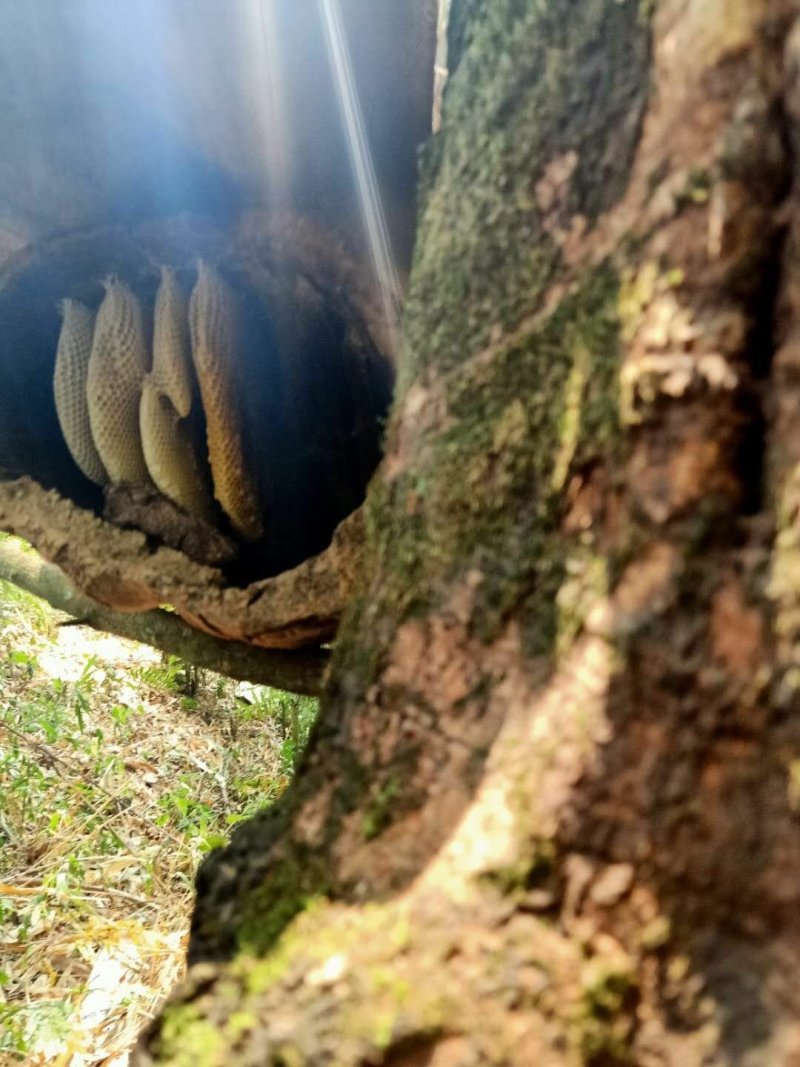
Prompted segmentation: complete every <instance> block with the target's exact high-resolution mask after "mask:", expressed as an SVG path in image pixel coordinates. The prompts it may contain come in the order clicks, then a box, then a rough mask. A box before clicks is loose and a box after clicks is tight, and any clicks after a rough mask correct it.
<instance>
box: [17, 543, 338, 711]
mask: <svg viewBox="0 0 800 1067" xmlns="http://www.w3.org/2000/svg"><path fill="white" fill-rule="evenodd" d="M0 578H2V579H4V580H5V581H7V582H11V583H12V584H13V585H16V586H19V588H20V589H24V590H26V592H28V593H32V594H33V595H34V596H37V597H40V598H41V599H42V600H46V601H47V603H48V604H50V605H51V606H52V607H54V608H56V609H57V610H58V611H64V612H66V613H67V614H68V615H72V616H73V617H74V618H75V619H78V620H79V621H80V622H81V623H84V624H85V625H86V626H91V627H92V628H93V629H95V630H102V631H104V632H106V633H111V634H116V635H117V636H118V637H126V638H130V639H131V640H133V641H139V642H141V643H142V644H145V645H151V646H152V647H153V648H157V649H160V650H161V651H162V652H168V653H170V654H172V655H174V656H180V657H181V659H184V660H186V662H187V663H192V664H194V665H195V666H197V667H204V668H207V669H208V670H213V671H217V672H218V673H219V674H224V675H226V676H227V677H229V678H237V679H239V680H241V681H248V682H253V683H256V684H258V685H269V686H273V687H274V688H276V689H285V690H288V691H289V692H291V693H302V694H303V695H306V696H318V695H319V693H320V690H321V685H322V675H323V673H324V670H325V666H326V664H327V662H328V653H327V652H326V651H325V650H324V649H308V650H304V651H284V650H277V649H260V648H253V647H251V646H248V645H244V644H240V643H238V642H236V641H223V640H220V639H219V638H216V637H211V636H210V635H208V634H204V633H201V632H200V631H198V630H194V629H193V628H192V627H191V626H189V625H187V624H186V623H185V622H183V621H182V620H181V619H180V618H179V616H177V615H173V614H172V613H171V612H168V611H163V610H161V609H159V610H156V611H147V612H142V613H139V614H125V613H123V612H119V611H113V610H111V609H110V608H104V607H102V606H101V605H100V604H98V603H96V601H94V600H91V599H90V598H89V597H86V596H84V595H83V594H81V593H79V592H77V591H76V589H75V588H74V587H73V586H72V585H71V584H70V582H69V581H68V579H67V578H66V576H65V575H64V574H63V572H62V571H61V570H59V568H58V567H55V566H53V565H52V564H50V563H46V562H45V561H44V560H43V559H42V558H41V556H39V555H38V554H37V553H36V552H33V551H27V550H25V549H23V548H21V547H20V546H19V545H18V544H16V543H15V542H14V541H10V540H0Z"/></svg>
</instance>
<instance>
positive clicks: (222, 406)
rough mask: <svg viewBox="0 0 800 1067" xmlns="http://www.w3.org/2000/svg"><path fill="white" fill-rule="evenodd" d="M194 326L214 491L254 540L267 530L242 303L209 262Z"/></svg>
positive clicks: (192, 305)
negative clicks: (248, 439) (245, 374)
mask: <svg viewBox="0 0 800 1067" xmlns="http://www.w3.org/2000/svg"><path fill="white" fill-rule="evenodd" d="M189 328H190V333H191V340H192V358H193V359H194V366H195V370H196V371H197V378H198V381H199V383H200V393H201V397H202V401H203V407H204V409H205V414H206V424H207V430H208V458H209V462H210V464H211V475H212V478H213V482H214V496H215V497H216V499H217V500H218V501H219V503H220V505H221V506H222V509H223V510H224V511H225V513H226V515H227V516H228V517H229V518H230V520H231V523H232V524H233V527H234V529H235V530H236V531H237V532H238V533H239V534H240V535H241V536H242V537H243V538H244V539H245V540H248V541H255V540H258V538H259V537H261V536H262V534H263V527H262V524H261V516H260V512H259V507H258V497H257V492H256V486H255V482H254V479H253V477H252V474H251V472H250V470H249V469H248V467H247V462H246V459H245V454H244V446H243V441H242V434H241V431H240V428H239V423H240V417H241V416H240V408H239V404H238V403H237V397H236V390H235V387H234V381H235V359H236V302H235V298H234V295H233V293H232V292H231V290H230V289H229V287H228V286H227V284H226V283H225V282H224V281H223V280H222V278H220V276H219V275H218V274H217V273H216V271H214V270H213V269H212V268H211V267H209V266H208V265H207V264H205V263H203V262H201V263H200V264H199V266H198V276H197V284H196V285H195V287H194V290H193V291H192V296H191V299H190V301H189Z"/></svg>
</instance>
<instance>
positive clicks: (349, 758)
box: [135, 0, 800, 1067]
mask: <svg viewBox="0 0 800 1067" xmlns="http://www.w3.org/2000/svg"><path fill="white" fill-rule="evenodd" d="M796 13H797V12H796V5H795V3H794V2H793V0H705V2H703V3H691V2H687V0H647V2H645V0H641V2H640V0H622V2H619V0H565V2H563V3H560V4H555V3H549V4H548V3H541V2H540V0H492V2H491V3H486V4H481V3H478V2H477V0H454V2H453V5H452V12H451V23H450V31H449V41H448V65H449V68H450V70H449V80H448V84H447V90H446V93H445V98H444V102H443V109H442V124H441V131H440V133H439V134H438V135H437V137H436V138H435V139H434V141H433V142H432V144H431V145H430V146H429V148H428V149H427V151H426V154H425V158H424V165H423V198H422V207H421V217H420V225H419V230H418V243H417V250H416V256H415V263H414V268H413V272H412V279H411V287H410V295H409V298H408V302H407V309H406V346H405V352H404V354H403V356H402V360H401V364H400V367H399V379H400V380H399V386H398V394H397V397H396V400H395V406H394V411H393V415H392V418H391V423H390V426H389V430H388V437H387V448H386V456H385V459H384V462H383V465H382V467H381V469H380V471H379V473H378V475H377V476H376V477H375V479H374V480H373V483H372V485H371V488H370V493H369V497H368V501H367V505H366V508H367V511H366V520H367V521H366V525H367V547H366V555H365V558H364V562H363V565H362V567H361V571H360V576H359V584H358V590H357V592H356V594H355V596H354V597H353V598H352V601H351V604H350V606H349V609H348V612H347V615H346V618H345V620H344V623H343V625H342V627H341V629H340V633H339V639H338V643H337V649H336V652H335V660H334V665H333V670H332V673H331V677H330V681H329V683H328V687H327V694H326V697H325V700H324V702H323V708H322V713H321V720H320V723H319V725H318V727H317V729H316V733H315V738H314V743H313V746H312V748H311V751H310V753H309V754H308V756H307V758H306V760H305V764H304V766H303V767H302V769H301V773H300V774H299V776H298V778H297V780H296V782H295V784H294V786H293V787H292V788H291V789H290V790H289V791H288V793H287V794H286V795H285V796H284V797H282V798H281V801H280V802H279V803H278V804H276V805H275V806H273V807H272V808H270V809H268V810H266V811H265V812H263V813H262V814H261V815H260V816H258V817H256V818H255V819H254V820H252V821H251V822H249V823H247V824H245V825H243V826H241V827H240V828H238V829H237V831H236V833H235V835H234V838H233V841H232V843H231V845H230V846H229V847H228V848H227V849H225V850H223V851H221V852H218V853H216V854H214V855H213V856H212V857H210V858H209V859H208V860H207V861H206V863H205V865H204V867H203V868H202V870H201V873H200V876H199V878H198V887H197V888H198V897H197V905H196V910H195V915H194V921H193V929H192V940H191V945H190V960H191V963H192V965H193V966H192V968H191V970H190V974H189V977H188V980H187V982H186V984H185V986H184V987H183V988H182V990H181V991H180V992H179V993H178V994H177V996H176V997H175V998H174V999H173V1000H172V1002H171V1003H170V1004H169V1005H168V1006H167V1007H166V1009H165V1010H164V1012H163V1013H162V1015H161V1017H160V1018H159V1019H158V1020H157V1022H156V1023H155V1024H154V1026H153V1027H152V1028H151V1029H150V1031H149V1032H148V1033H147V1034H146V1035H145V1036H144V1037H143V1039H142V1042H141V1045H140V1048H139V1051H138V1054H137V1056H136V1057H135V1062H136V1063H137V1064H139V1065H143V1064H151V1063H162V1064H167V1063H171V1064H184V1063H189V1062H191V1063H193V1064H195V1063H196V1064H219V1065H222V1064H226V1065H227V1064H274V1065H278V1064H283V1065H292V1067H294V1065H302V1064H307V1065H311V1064H313V1065H331V1067H332V1065H337V1067H351V1065H352V1067H355V1065H366V1064H370V1065H378V1064H381V1065H391V1067H412V1065H416V1064H419V1065H422V1064H426V1065H431V1067H451V1065H452V1067H462V1065H463V1067H468V1065H474V1064H487V1065H488V1064H509V1065H519V1067H530V1065H531V1064H542V1065H544V1064H552V1065H556V1064H579V1063H592V1064H598V1065H599V1064H614V1063H619V1064H623V1063H631V1064H640V1065H644V1067H646V1065H651V1064H652V1065H656V1064H675V1065H678V1064H680V1065H681V1067H684V1065H685V1067H693V1065H701V1064H714V1065H716V1064H730V1065H734V1064H735V1065H737V1067H748V1065H753V1067H755V1065H757V1064H758V1065H761V1064H790V1063H794V1062H798V1058H800V1023H799V1022H798V1020H800V1003H798V1002H799V1001H800V995H799V994H798V984H797V980H796V975H797V970H798V964H800V926H798V922H797V916H798V906H800V825H799V824H798V811H799V810H800V784H799V783H800V770H799V768H800V736H798V721H799V720H798V715H797V712H798V690H799V689H800V622H798V618H800V609H799V608H798V604H800V595H798V592H797V590H798V589H800V563H799V562H798V560H799V559H800V547H798V546H800V533H798V529H799V527H798V506H799V504H798V502H799V501H800V497H799V496H798V491H797V484H798V473H797V472H798V469H799V468H798V464H800V443H799V442H800V396H798V380H800V376H798V373H797V366H798V357H797V336H798V315H797V308H798V302H799V298H798V292H797V285H796V283H795V281H794V279H795V278H796V276H797V272H796V263H797V259H798V255H799V254H800V253H799V252H798V249H800V241H798V232H797V219H798V218H800V213H799V212H798V210H797V206H798V205H797V193H796V191H794V192H793V191H792V185H793V180H794V176H795V145H794V131H795V129H796V126H797V121H798V118H800V115H799V114H798V107H797V84H798V81H797V79H798V73H797V72H798V69H800V62H798V58H797V57H798V55H800V48H798V40H800V38H798V34H797V32H795V31H793V30H792V26H793V22H794V18H795V16H796ZM787 57H788V58H787ZM787 226H788V231H789V239H788V242H784V237H785V234H786V229H787ZM776 337H777V344H776V342H775V338H776ZM776 349H777V351H776Z"/></svg>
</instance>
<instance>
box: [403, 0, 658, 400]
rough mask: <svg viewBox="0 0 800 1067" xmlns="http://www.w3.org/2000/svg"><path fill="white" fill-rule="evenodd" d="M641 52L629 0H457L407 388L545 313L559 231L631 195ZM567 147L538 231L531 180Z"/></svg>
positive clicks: (430, 169) (642, 25)
mask: <svg viewBox="0 0 800 1067" xmlns="http://www.w3.org/2000/svg"><path fill="white" fill-rule="evenodd" d="M648 57H649V29H648V25H647V23H646V22H644V21H643V20H642V19H641V17H640V10H639V9H638V7H637V5H636V4H633V3H615V4H610V3H607V2H606V0H564V2H563V3H560V4H544V3H538V2H537V3H531V2H524V0H494V2H493V3H491V4H480V5H479V4H475V3H473V2H472V0H455V3H454V6H453V10H452V14H451V27H450V64H451V68H452V70H451V77H450V81H449V83H448V89H447V94H446V98H445V105H444V113H443V126H442V132H441V133H440V134H439V135H438V137H437V138H436V139H435V140H434V141H433V143H432V146H431V147H430V149H429V150H428V156H427V158H426V160H425V162H424V164H423V197H422V203H423V212H422V217H421V222H420V229H419V234H418V241H417V254H416V260H415V263H414V269H413V274H412V284H411V291H410V294H409V300H408V309H407V323H408V335H409V347H408V353H407V359H406V360H405V361H404V363H405V366H404V367H403V374H402V379H403V381H404V382H405V381H408V380H411V378H412V377H415V376H416V375H417V373H418V372H419V370H421V369H422V368H423V367H425V366H427V365H429V364H430V363H432V362H435V364H436V366H437V368H440V369H442V368H446V367H449V366H455V365H457V364H459V363H462V362H463V361H464V360H466V359H468V358H469V357H470V356H471V355H473V354H474V353H475V352H476V351H477V350H478V349H479V348H480V347H482V346H483V345H485V344H486V343H487V341H488V338H489V336H490V335H491V333H492V331H493V329H494V328H496V327H497V326H501V327H503V328H504V329H505V330H507V331H508V330H511V329H514V328H515V327H516V326H517V325H518V323H519V321H520V318H521V317H522V316H523V315H528V314H530V313H531V311H533V310H535V309H536V308H537V307H538V306H540V304H541V300H542V298H543V296H544V293H545V291H546V289H547V287H548V285H549V284H550V283H551V281H552V280H553V278H554V277H555V274H556V273H557V271H558V270H559V268H560V266H561V253H560V250H559V245H558V242H557V241H554V240H553V238H552V231H553V226H554V225H555V226H556V227H557V228H562V229H569V226H570V222H571V219H573V218H574V217H576V216H582V217H584V218H586V219H589V220H590V221H591V220H592V219H594V218H595V217H596V216H597V215H598V214H599V213H600V212H602V211H604V210H606V209H607V208H608V207H609V206H610V205H611V204H612V203H614V202H615V201H616V200H617V199H618V197H619V196H620V195H621V194H622V192H623V191H624V189H625V186H626V183H627V169H628V165H629V163H630V161H632V158H633V153H634V149H635V147H636V143H637V140H638V123H637V121H636V120H637V118H638V116H639V114H640V112H641V110H642V108H643V106H644V100H645V97H646V93H647V89H648V82H647V69H648ZM587 128H590V129H591V130H592V131H593V136H592V138H591V139H590V140H589V141H587V139H586V129H587ZM573 151H574V152H576V153H577V165H576V168H575V170H574V173H573V174H572V177H571V178H570V180H569V182H568V187H567V188H565V189H564V190H561V191H560V192H559V201H558V204H557V206H556V208H555V209H554V213H553V211H551V212H550V217H549V218H548V219H547V220H546V222H547V224H545V219H543V217H542V215H543V212H542V209H541V206H540V203H539V202H538V200H537V195H536V188H535V187H536V182H537V180H538V179H539V178H540V177H541V175H542V173H543V172H544V171H545V169H546V168H547V166H548V164H549V163H551V162H552V161H553V160H554V159H556V158H558V157H560V156H563V155H565V154H566V153H568V152H573ZM612 157H613V160H614V166H613V167H612V166H610V165H609V160H610V159H611V158H612ZM601 174H602V175H604V176H605V178H606V179H607V180H601V181H598V175H601Z"/></svg>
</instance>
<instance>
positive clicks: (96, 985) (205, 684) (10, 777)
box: [0, 583, 315, 1067]
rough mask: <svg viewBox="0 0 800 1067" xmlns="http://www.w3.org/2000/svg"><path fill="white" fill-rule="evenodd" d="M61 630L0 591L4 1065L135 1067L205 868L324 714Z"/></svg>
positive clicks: (272, 788)
mask: <svg viewBox="0 0 800 1067" xmlns="http://www.w3.org/2000/svg"><path fill="white" fill-rule="evenodd" d="M64 621H65V620H64V617H63V616H58V615H57V614H56V613H55V612H52V611H50V610H49V609H47V608H45V607H43V606H40V605H39V604H38V602H36V601H33V600H32V598H29V597H27V596H26V595H24V594H20V593H19V592H17V591H13V590H12V589H11V588H10V587H2V584H1V583H0V846H2V853H0V1065H6V1064H18V1063H25V1064H30V1065H31V1067H35V1065H38V1064H57V1065H63V1067H89V1065H100V1064H103V1065H105V1067H111V1065H113V1067H122V1065H123V1064H125V1063H126V1062H127V1058H128V1049H129V1048H130V1046H131V1044H132V1042H133V1041H134V1040H135V1038H136V1035H137V1033H138V1031H139V1030H140V1029H141V1027H142V1026H143V1025H144V1024H145V1023H146V1021H147V1020H148V1019H149V1018H150V1017H151V1016H152V1015H153V1013H154V1012H155V1011H156V1009H157V1008H158V1005H159V1004H160V1003H161V1001H162V1000H163V998H164V997H165V996H166V995H167V994H168V992H169V990H170V989H171V988H172V986H173V985H174V984H175V982H176V980H177V979H179V978H180V976H181V973H182V967H183V953H184V949H185V941H186V933H187V928H188V920H189V914H190V909H191V904H192V893H193V889H192V884H193V877H194V872H195V870H196V868H197V864H198V862H199V861H200V859H201V858H202V856H203V855H204V854H205V853H206V852H207V851H208V850H209V849H211V848H213V847H215V846H216V845H219V844H221V843H223V842H224V841H225V839H226V835H227V834H228V832H229V830H230V827H231V826H232V825H233V824H234V823H236V822H237V821H239V820H240V819H241V818H244V817H246V815H247V814H249V813H250V812H252V811H253V810H255V809H256V808H258V807H261V806H262V805H263V803H264V802H265V801H269V800H270V799H273V798H274V797H276V796H277V795H279V794H280V792H281V791H282V790H283V788H284V787H285V785H286V783H287V781H288V777H289V775H290V773H291V768H292V759H293V755H294V750H295V745H296V743H297V736H298V734H299V736H300V737H301V738H302V736H303V735H304V734H305V732H306V731H307V729H308V726H309V725H310V721H311V719H312V718H313V714H314V710H315V704H314V702H313V701H308V700H302V699H301V698H297V697H289V696H288V695H286V694H277V693H275V692H274V691H271V690H264V689H260V688H259V689H255V688H251V689H250V690H249V691H248V692H247V696H248V698H249V701H250V702H247V703H246V702H245V701H243V700H242V699H240V695H241V693H242V687H238V686H236V684H235V683H233V682H229V681H227V680H225V679H222V678H219V677H218V676H216V675H210V674H206V675H203V676H201V677H200V678H199V679H197V678H196V677H194V675H193V672H192V671H191V670H188V671H187V669H186V668H185V665H183V664H181V663H180V662H179V661H175V660H169V661H167V662H166V663H165V662H163V661H162V658H161V656H160V655H159V653H156V652H154V651H152V650H151V649H147V648H144V647H143V646H139V645H135V644H133V643H132V642H128V641H123V640H120V639H117V638H111V637H108V636H103V635H100V634H96V633H94V632H93V631H90V630H87V629H85V628H83V627H77V626H63V625H59V623H63V622H64ZM193 687H194V688H193ZM237 691H238V693H239V695H238V696H237ZM292 724H294V730H293V729H292Z"/></svg>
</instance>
